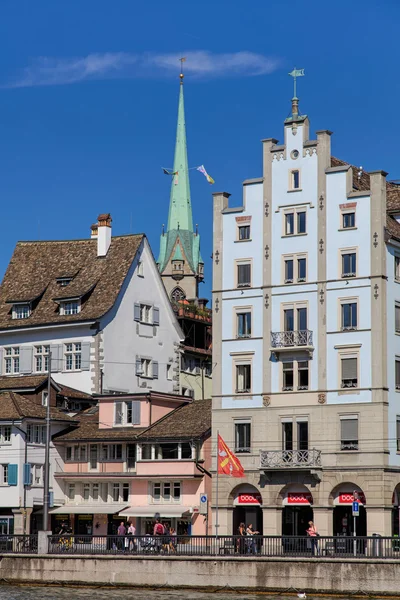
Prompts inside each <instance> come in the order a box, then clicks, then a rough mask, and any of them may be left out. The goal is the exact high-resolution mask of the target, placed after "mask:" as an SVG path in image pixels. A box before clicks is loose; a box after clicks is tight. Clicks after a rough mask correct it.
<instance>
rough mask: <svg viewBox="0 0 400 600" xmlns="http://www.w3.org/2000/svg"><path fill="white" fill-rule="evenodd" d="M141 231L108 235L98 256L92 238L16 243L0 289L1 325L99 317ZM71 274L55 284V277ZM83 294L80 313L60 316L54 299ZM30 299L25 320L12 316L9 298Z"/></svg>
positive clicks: (112, 299) (114, 292)
mask: <svg viewBox="0 0 400 600" xmlns="http://www.w3.org/2000/svg"><path fill="white" fill-rule="evenodd" d="M143 238H144V235H142V234H138V235H124V236H118V237H113V238H112V240H111V245H110V248H109V250H108V253H107V255H106V256H104V257H98V256H97V240H96V239H90V240H70V241H48V242H18V243H17V245H16V247H15V250H14V254H13V256H12V258H11V261H10V263H9V265H8V268H7V271H6V274H5V276H4V279H3V283H2V284H1V287H0V329H6V328H11V327H12V328H18V327H26V326H35V325H44V324H51V323H61V322H63V323H65V322H67V323H68V322H72V323H73V322H79V321H86V320H92V319H98V318H100V317H101V316H102V315H104V314H105V313H106V312H107V311H108V310H110V308H111V307H112V306H113V305H114V303H115V301H116V298H117V295H118V293H119V291H120V289H121V287H122V284H123V282H124V280H125V278H126V276H127V274H128V270H129V267H130V266H131V264H132V261H133V260H134V258H135V255H136V253H137V251H138V248H139V246H140V244H141V242H142V240H143ZM67 276H73V280H72V281H71V283H70V284H69V285H67V286H65V287H62V286H60V284H59V283H57V281H56V279H57V278H60V277H67ZM82 296H83V297H84V298H83V300H84V301H83V303H82V309H81V312H80V313H78V314H76V315H60V313H59V305H58V304H57V303H56V302H55V301H54V299H60V298H61V297H63V298H71V297H82ZM16 301H19V302H23V301H27V302H28V301H30V302H33V311H32V314H31V316H30V317H28V318H27V319H18V320H17V319H12V316H11V306H10V303H12V302H16Z"/></svg>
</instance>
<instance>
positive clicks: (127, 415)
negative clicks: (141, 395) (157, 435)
mask: <svg viewBox="0 0 400 600" xmlns="http://www.w3.org/2000/svg"><path fill="white" fill-rule="evenodd" d="M114 424H115V425H140V400H128V401H126V402H115V416H114Z"/></svg>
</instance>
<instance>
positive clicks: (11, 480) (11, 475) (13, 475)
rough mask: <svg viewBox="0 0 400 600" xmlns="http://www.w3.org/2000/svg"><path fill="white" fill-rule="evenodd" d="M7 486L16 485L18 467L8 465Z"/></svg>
mask: <svg viewBox="0 0 400 600" xmlns="http://www.w3.org/2000/svg"><path fill="white" fill-rule="evenodd" d="M8 485H18V465H8Z"/></svg>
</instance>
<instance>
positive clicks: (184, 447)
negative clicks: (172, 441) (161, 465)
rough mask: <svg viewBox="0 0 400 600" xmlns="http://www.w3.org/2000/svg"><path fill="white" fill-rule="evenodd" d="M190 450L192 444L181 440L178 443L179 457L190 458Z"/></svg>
mask: <svg viewBox="0 0 400 600" xmlns="http://www.w3.org/2000/svg"><path fill="white" fill-rule="evenodd" d="M192 450H193V449H192V444H191V443H190V442H183V443H182V444H180V453H181V459H191V458H192Z"/></svg>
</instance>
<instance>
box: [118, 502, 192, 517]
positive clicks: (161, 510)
mask: <svg viewBox="0 0 400 600" xmlns="http://www.w3.org/2000/svg"><path fill="white" fill-rule="evenodd" d="M185 513H188V514H189V513H190V506H168V505H167V506H165V505H159V504H152V505H151V506H130V507H129V508H126V509H125V510H121V512H120V513H119V514H120V515H121V517H148V518H150V519H154V515H156V514H159V515H160V517H161V518H162V519H165V518H168V517H169V518H173V517H182V516H183V515H184V514H185Z"/></svg>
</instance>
